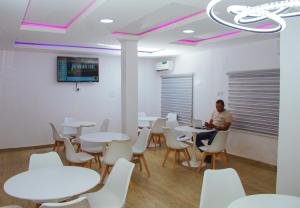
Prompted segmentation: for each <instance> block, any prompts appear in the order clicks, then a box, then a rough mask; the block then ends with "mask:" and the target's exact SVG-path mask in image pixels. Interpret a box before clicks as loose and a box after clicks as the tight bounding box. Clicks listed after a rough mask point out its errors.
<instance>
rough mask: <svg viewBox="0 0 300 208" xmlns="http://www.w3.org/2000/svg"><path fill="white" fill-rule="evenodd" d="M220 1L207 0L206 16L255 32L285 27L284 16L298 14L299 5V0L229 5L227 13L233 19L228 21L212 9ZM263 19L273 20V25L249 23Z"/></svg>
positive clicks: (226, 24) (233, 26) (277, 30)
mask: <svg viewBox="0 0 300 208" xmlns="http://www.w3.org/2000/svg"><path fill="white" fill-rule="evenodd" d="M222 1H223V0H211V1H210V2H209V4H208V6H207V9H206V11H207V14H208V16H209V17H210V18H211V19H212V20H214V21H215V22H218V23H220V24H222V25H225V26H228V27H232V28H235V29H238V30H245V31H249V32H256V33H275V32H281V31H282V30H284V29H285V27H286V22H285V20H284V18H287V17H294V16H300V11H299V10H295V8H296V7H300V0H281V1H272V2H269V3H265V4H260V5H256V6H248V5H230V6H229V7H227V13H228V14H231V15H232V16H233V21H231V22H230V21H227V20H224V19H222V18H221V17H219V16H217V15H216V14H217V13H216V12H215V11H214V9H215V7H216V5H217V4H219V3H221V2H222ZM264 20H271V21H273V22H274V25H273V27H270V28H254V27H251V25H249V24H251V23H256V22H259V21H264Z"/></svg>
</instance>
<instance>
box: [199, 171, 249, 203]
mask: <svg viewBox="0 0 300 208" xmlns="http://www.w3.org/2000/svg"><path fill="white" fill-rule="evenodd" d="M245 195H246V194H245V191H244V188H243V185H242V183H241V180H240V178H239V176H238V174H237V172H236V171H235V170H234V169H232V168H228V169H222V170H206V171H205V172H204V177H203V183H202V191H201V199H200V206H199V208H226V207H228V206H229V204H230V203H231V202H233V201H234V200H236V199H239V198H241V197H244V196H245Z"/></svg>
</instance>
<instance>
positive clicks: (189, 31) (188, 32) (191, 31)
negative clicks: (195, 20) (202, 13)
mask: <svg viewBox="0 0 300 208" xmlns="http://www.w3.org/2000/svg"><path fill="white" fill-rule="evenodd" d="M182 32H183V33H185V34H191V33H194V32H195V31H194V30H184V31H182Z"/></svg>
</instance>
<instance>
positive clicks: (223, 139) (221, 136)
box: [198, 131, 229, 171]
mask: <svg viewBox="0 0 300 208" xmlns="http://www.w3.org/2000/svg"><path fill="white" fill-rule="evenodd" d="M228 132H229V131H218V133H217V135H216V136H215V138H214V140H213V141H212V143H211V145H207V146H201V147H199V149H200V150H202V151H203V154H202V164H204V161H205V158H206V157H207V156H209V155H210V156H211V157H212V161H211V166H212V169H215V168H216V158H217V157H218V156H219V155H221V156H222V160H223V164H224V166H225V167H227V166H228V159H227V152H226V144H227V138H228ZM202 167H203V166H201V165H200V166H199V168H198V171H199V170H201V168H202Z"/></svg>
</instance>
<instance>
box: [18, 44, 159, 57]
mask: <svg viewBox="0 0 300 208" xmlns="http://www.w3.org/2000/svg"><path fill="white" fill-rule="evenodd" d="M15 45H29V46H43V47H63V48H77V49H95V50H106V51H121V49H120V48H106V47H94V46H82V45H68V44H56V43H34V42H21V41H15ZM159 51H161V50H157V51H145V50H139V51H138V52H139V53H148V54H152V53H156V52H159Z"/></svg>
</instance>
